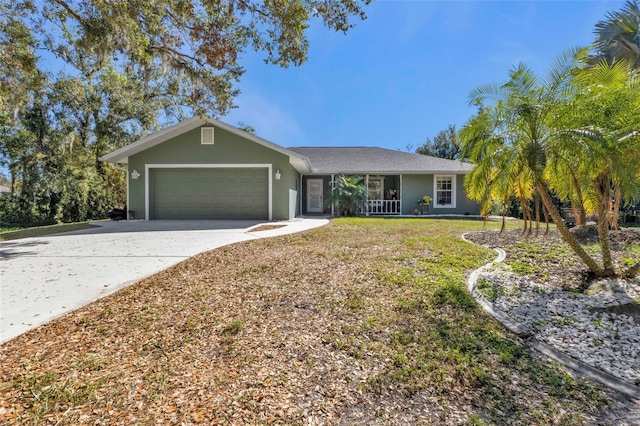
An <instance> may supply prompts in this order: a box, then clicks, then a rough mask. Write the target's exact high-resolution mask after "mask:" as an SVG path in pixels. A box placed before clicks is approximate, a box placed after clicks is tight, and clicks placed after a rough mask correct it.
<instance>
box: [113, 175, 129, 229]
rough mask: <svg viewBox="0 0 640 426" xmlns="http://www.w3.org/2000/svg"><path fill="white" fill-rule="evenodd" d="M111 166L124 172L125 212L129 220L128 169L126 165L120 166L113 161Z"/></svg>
mask: <svg viewBox="0 0 640 426" xmlns="http://www.w3.org/2000/svg"><path fill="white" fill-rule="evenodd" d="M113 167H115V168H116V170H120V171H122V172H124V176H125V181H126V182H127V206H126V213H127V219H126V220H129V207H130V205H129V169H128V168H126V167H122V166H120V165H118V164H116V163H113Z"/></svg>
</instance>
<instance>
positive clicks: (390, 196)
mask: <svg viewBox="0 0 640 426" xmlns="http://www.w3.org/2000/svg"><path fill="white" fill-rule="evenodd" d="M364 180H365V187H366V189H367V201H366V203H365V205H364V206H363V207H364V208H363V209H362V211H361V212H360V213H361V214H364V215H367V216H369V215H400V214H402V198H401V192H400V189H401V187H402V176H401V175H365V178H364Z"/></svg>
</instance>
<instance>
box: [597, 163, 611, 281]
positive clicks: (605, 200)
mask: <svg viewBox="0 0 640 426" xmlns="http://www.w3.org/2000/svg"><path fill="white" fill-rule="evenodd" d="M598 181H599V182H598V183H599V185H598V187H599V188H600V191H601V192H600V194H598V198H599V201H600V203H599V204H600V205H599V206H598V225H597V226H596V228H597V230H598V238H599V239H600V252H601V254H602V264H603V266H604V272H605V275H607V276H615V274H616V271H615V268H614V267H613V259H612V257H611V240H610V239H609V224H610V219H611V218H610V213H611V208H610V202H611V180H610V179H609V176H608V175H601V176H600V177H599V178H598Z"/></svg>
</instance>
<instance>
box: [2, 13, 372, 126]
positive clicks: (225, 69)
mask: <svg viewBox="0 0 640 426" xmlns="http://www.w3.org/2000/svg"><path fill="white" fill-rule="evenodd" d="M369 2H370V0H304V1H303V0H294V1H258V0H221V1H205V0H154V1H147V0H115V1H103V0H68V1H64V0H41V1H32V0H18V1H15V2H9V1H7V0H2V3H0V4H1V5H2V6H0V12H1V13H2V18H1V19H2V21H4V22H5V23H6V25H8V26H9V27H10V28H14V29H15V31H14V32H16V33H17V34H16V35H19V36H20V37H23V38H25V37H31V38H33V40H34V41H36V43H37V47H38V48H40V49H46V50H48V51H49V52H51V53H52V54H54V55H55V56H56V57H57V58H59V59H61V60H63V61H66V62H69V61H73V59H74V57H77V52H78V51H83V52H87V53H89V52H90V53H91V55H92V56H93V57H94V58H95V59H94V60H95V62H96V64H97V65H105V66H106V65H108V64H117V66H116V67H117V68H118V69H120V70H132V71H135V73H136V75H137V77H138V78H139V79H141V80H146V81H153V80H157V79H158V78H161V79H162V80H167V84H166V86H165V89H167V90H169V91H170V92H171V94H172V95H174V96H178V97H182V98H183V101H184V102H185V103H186V104H188V105H189V106H192V107H194V108H195V109H196V111H197V112H206V113H207V114H213V113H216V114H224V113H225V112H226V111H227V110H228V109H229V108H230V107H231V106H232V102H233V97H234V96H235V95H236V94H237V89H236V88H235V87H234V82H236V81H238V79H239V77H240V76H241V75H242V73H243V72H244V69H243V67H242V66H241V63H240V57H241V55H242V53H243V52H245V51H247V50H248V49H254V50H257V51H262V52H264V54H265V59H264V60H265V62H267V63H271V64H277V65H280V66H285V67H286V66H289V65H292V64H293V65H300V64H301V63H303V62H304V61H305V60H306V59H307V52H308V49H309V42H308V39H307V37H306V34H305V32H306V30H307V29H308V27H309V25H310V22H311V20H312V19H317V20H319V21H321V22H323V23H324V24H325V25H326V26H327V27H328V28H330V29H333V30H336V31H342V32H346V31H347V30H348V29H349V28H351V27H352V25H353V23H352V22H351V19H352V17H354V16H356V17H360V18H364V17H365V15H364V11H363V7H364V6H365V5H366V4H367V3H369ZM23 59H26V58H22V59H21V58H18V59H17V60H19V61H22V62H24V60H23Z"/></svg>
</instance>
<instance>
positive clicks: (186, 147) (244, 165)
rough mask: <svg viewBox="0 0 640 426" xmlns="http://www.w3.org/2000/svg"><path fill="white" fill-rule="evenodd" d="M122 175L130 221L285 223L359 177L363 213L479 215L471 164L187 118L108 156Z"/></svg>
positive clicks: (319, 210) (319, 209) (325, 210)
mask: <svg viewBox="0 0 640 426" xmlns="http://www.w3.org/2000/svg"><path fill="white" fill-rule="evenodd" d="M101 159H102V160H103V161H106V162H111V163H115V164H118V165H121V166H125V165H126V167H123V170H126V171H127V176H128V178H127V206H128V210H129V212H130V218H134V219H145V220H154V219H156V220H157V219H256V220H289V219H293V218H294V217H296V216H299V215H313V214H322V215H325V214H331V213H332V212H333V207H332V206H331V205H329V204H327V203H326V202H325V200H326V199H328V198H329V194H330V191H331V181H332V180H333V179H334V177H336V176H339V175H359V176H362V177H363V178H364V179H365V185H366V187H367V191H368V203H367V205H366V206H365V207H364V209H363V213H364V214H369V215H375V214H383V215H409V214H412V213H414V212H415V211H416V210H417V209H418V208H419V206H418V201H419V200H421V199H422V197H423V196H425V195H429V196H431V197H432V198H433V202H432V205H431V206H430V212H431V213H433V214H477V213H478V212H479V209H480V207H479V205H478V204H477V203H476V202H474V201H472V200H470V199H468V198H467V196H466V194H465V191H464V188H463V178H464V175H465V174H466V173H468V172H469V171H470V170H471V169H472V166H471V165H470V164H467V163H463V162H460V161H452V160H445V159H442V158H435V157H429V156H424V155H419V154H410V153H406V152H400V151H393V150H389V149H383V148H372V147H313V148H283V147H281V146H279V145H277V144H275V143H273V142H270V141H267V140H265V139H262V138H260V137H258V136H255V135H253V134H250V133H247V132H244V131H242V130H240V129H238V128H236V127H233V126H231V125H229V124H226V123H223V122H221V121H219V120H215V119H202V118H199V117H194V118H191V119H188V120H186V121H183V122H180V123H178V124H175V125H173V126H171V127H168V128H166V129H164V130H161V131H159V132H156V133H154V134H152V135H149V136H147V137H145V138H143V139H141V140H139V141H137V142H134V143H132V144H130V145H127V146H125V147H123V148H121V149H118V150H117V151H114V152H112V153H110V154H107V155H105V156H104V157H102V158H101Z"/></svg>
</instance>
